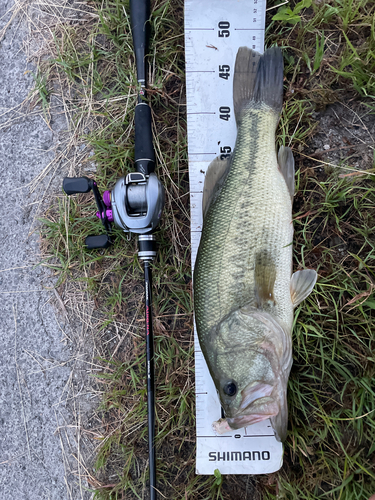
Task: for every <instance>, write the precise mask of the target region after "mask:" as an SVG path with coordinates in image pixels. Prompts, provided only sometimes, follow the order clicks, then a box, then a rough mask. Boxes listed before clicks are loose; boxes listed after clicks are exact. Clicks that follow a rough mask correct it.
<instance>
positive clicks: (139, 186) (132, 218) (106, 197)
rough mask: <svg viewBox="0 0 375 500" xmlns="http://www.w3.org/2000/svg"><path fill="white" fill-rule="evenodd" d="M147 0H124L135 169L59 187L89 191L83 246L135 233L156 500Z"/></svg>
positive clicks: (153, 190) (159, 190) (158, 201)
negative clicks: (91, 220) (89, 222)
mask: <svg viewBox="0 0 375 500" xmlns="http://www.w3.org/2000/svg"><path fill="white" fill-rule="evenodd" d="M149 19H150V0H130V22H131V29H132V36H133V46H134V53H135V60H136V69H137V82H138V98H137V105H136V107H135V118H134V121H135V147H134V166H135V170H136V172H132V173H129V174H127V175H126V176H125V177H121V179H119V180H118V181H117V182H116V184H115V186H114V188H113V189H112V191H105V192H104V193H103V197H101V195H100V192H99V189H98V187H97V184H96V182H95V181H94V180H93V179H89V178H88V177H65V178H64V181H63V189H64V191H65V193H66V194H67V195H72V194H76V193H88V192H89V191H92V192H93V194H94V197H95V201H96V204H97V207H98V211H97V213H96V215H97V217H98V218H99V219H100V220H101V221H102V223H103V226H104V228H105V231H106V232H105V233H104V234H101V235H98V236H87V237H86V240H85V243H86V246H87V248H88V249H94V248H108V247H109V246H110V245H111V244H112V236H111V223H112V222H113V223H114V224H115V225H116V226H117V227H119V228H120V229H122V230H123V231H124V232H126V233H134V234H137V235H138V258H139V260H140V261H142V262H143V269H144V284H145V319H146V328H145V337H146V374H147V423H148V449H149V475H150V500H156V491H157V490H156V459H155V393H154V385H155V382H154V380H155V374H154V342H153V330H152V272H151V264H152V262H153V260H154V259H155V257H156V241H155V236H154V234H153V232H154V230H155V229H156V227H157V225H158V223H159V221H160V218H161V214H162V210H163V207H164V198H165V192H164V187H163V185H162V184H161V182H160V180H159V179H158V178H157V176H156V174H155V173H154V171H155V165H156V162H155V152H154V147H153V142H152V130H151V108H150V106H149V105H148V103H147V101H146V96H147V94H146V87H147V80H146V74H147V71H146V60H145V58H146V56H147V51H148V44H149V38H150V27H149Z"/></svg>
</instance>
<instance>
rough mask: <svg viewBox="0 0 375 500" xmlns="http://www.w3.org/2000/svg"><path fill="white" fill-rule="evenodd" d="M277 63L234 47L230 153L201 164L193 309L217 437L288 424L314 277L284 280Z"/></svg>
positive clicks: (288, 170) (286, 226) (283, 157)
mask: <svg viewBox="0 0 375 500" xmlns="http://www.w3.org/2000/svg"><path fill="white" fill-rule="evenodd" d="M282 90H283V60H282V54H281V51H280V50H279V49H277V48H272V49H268V50H267V51H266V52H265V54H264V55H263V56H260V55H259V54H258V53H256V52H254V51H252V50H250V49H247V48H246V47H241V48H240V49H239V51H238V54H237V58H236V65H235V73H234V83H233V94H234V95H233V100H234V108H235V115H236V122H237V128H238V131H237V139H236V145H235V148H234V151H233V154H232V156H231V157H230V158H229V159H225V160H220V159H218V158H217V159H216V160H214V162H212V164H211V165H210V167H209V169H208V171H207V174H206V181H205V187H204V195H203V214H204V222H203V231H202V238H201V242H200V246H199V250H198V255H197V260H196V264H195V270H194V308H195V319H196V325H197V331H198V337H199V341H200V344H201V348H202V352H203V354H204V356H205V359H206V361H207V364H208V367H209V370H210V373H211V375H212V378H213V380H214V382H215V386H216V389H217V391H218V394H219V397H220V401H221V404H222V406H223V408H224V411H225V416H226V418H225V419H224V420H220V421H218V422H216V423H215V424H214V427H215V429H216V430H217V432H219V433H223V432H227V431H229V430H231V429H237V428H241V427H245V426H247V425H251V424H252V423H255V422H259V421H261V420H264V419H266V418H271V423H272V425H273V427H274V429H275V431H276V436H277V438H278V439H280V440H284V439H285V437H286V430H287V415H288V413H287V401H286V390H287V382H288V376H289V372H290V368H291V365H292V347H291V332H292V325H293V309H294V307H295V306H296V305H297V304H298V303H300V302H301V301H302V300H303V299H304V298H306V297H307V295H308V294H309V293H310V292H311V290H312V288H313V286H314V284H315V281H316V273H315V271H312V270H304V271H299V272H297V273H295V274H294V275H293V277H292V240H293V224H292V202H293V195H294V160H293V156H292V153H291V150H290V149H289V148H281V149H280V151H279V154H278V156H277V155H276V150H275V131H276V127H277V124H278V120H279V116H280V111H281V107H282Z"/></svg>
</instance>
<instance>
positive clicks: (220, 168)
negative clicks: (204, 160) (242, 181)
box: [202, 156, 230, 218]
mask: <svg viewBox="0 0 375 500" xmlns="http://www.w3.org/2000/svg"><path fill="white" fill-rule="evenodd" d="M229 170H230V157H228V158H224V159H223V160H221V159H220V157H219V156H218V157H217V158H215V159H214V160H213V161H212V162H211V163H210V165H209V166H208V169H207V172H206V177H205V179H204V187H203V200H202V210H203V218H204V217H205V216H206V213H207V212H208V209H209V206H210V204H211V202H212V200H213V199H214V198H215V197H216V196H217V194H218V193H219V192H220V190H221V188H222V187H223V184H224V182H225V179H226V178H227V175H228V172H229Z"/></svg>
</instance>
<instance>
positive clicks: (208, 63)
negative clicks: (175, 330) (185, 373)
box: [185, 0, 282, 474]
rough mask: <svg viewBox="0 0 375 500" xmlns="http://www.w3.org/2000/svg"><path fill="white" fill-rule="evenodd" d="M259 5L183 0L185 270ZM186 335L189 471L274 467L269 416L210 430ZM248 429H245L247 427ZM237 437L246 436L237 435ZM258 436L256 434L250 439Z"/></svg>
mask: <svg viewBox="0 0 375 500" xmlns="http://www.w3.org/2000/svg"><path fill="white" fill-rule="evenodd" d="M252 6H254V7H253V8H252ZM265 6H266V1H265V0H215V1H214V0H205V2H202V1H201V0H185V47H186V49H187V50H186V87H187V112H188V116H187V123H188V157H189V178H190V202H191V254H192V268H193V269H194V263H195V258H196V255H197V251H198V246H199V241H200V237H201V230H202V223H203V220H202V208H201V207H202V191H203V185H204V176H205V173H206V172H207V168H208V165H209V164H210V163H211V161H212V160H213V159H214V158H215V157H216V156H218V154H221V153H222V151H220V148H224V147H230V148H231V149H233V147H234V143H235V139H236V126H235V121H234V114H233V98H232V89H233V68H234V61H235V56H236V53H237V50H238V48H239V47H240V46H243V45H246V46H248V47H251V48H253V49H255V50H258V51H260V52H262V51H263V44H264V23H265ZM255 9H256V12H255ZM219 24H220V26H221V27H220V26H219ZM228 25H230V27H228ZM223 30H228V31H229V35H228V36H226V35H227V33H225V32H224V31H223ZM221 35H223V36H221ZM215 49H216V50H215ZM223 65H226V66H229V68H230V69H229V76H228V78H222V77H220V73H223V71H222V70H221V69H220V66H223ZM222 107H226V108H229V111H227V112H225V113H224V112H221V111H220V108H222ZM222 111H223V110H222ZM220 115H228V116H227V119H225V118H222V119H221V118H220ZM214 151H215V152H214ZM194 339H195V366H196V412H197V419H199V421H197V461H196V469H197V473H199V474H213V473H214V470H215V469H217V468H218V469H219V470H220V472H221V473H222V474H262V473H269V472H274V471H276V470H278V469H279V468H280V466H281V465H282V445H281V444H280V443H278V442H277V441H276V439H275V437H274V435H273V434H270V425H269V421H264V422H259V423H257V424H254V425H253V426H251V427H249V428H247V429H239V430H236V431H233V432H231V433H228V434H225V435H223V436H217V435H216V434H215V432H214V431H213V429H212V422H213V421H214V420H217V419H218V418H220V416H221V405H220V402H219V399H218V396H217V393H216V389H215V385H214V383H213V381H212V378H211V375H210V373H209V371H208V368H207V364H206V362H205V359H204V356H203V354H202V352H201V350H200V348H199V341H198V338H197V334H196V330H195V331H194ZM250 429H251V433H250V432H248V430H250ZM238 436H239V438H238ZM221 437H225V438H230V437H232V439H224V440H222V439H220V438H221ZM243 437H247V438H248V439H246V440H244V439H242V438H243ZM259 437H261V438H262V439H255V438H259ZM251 438H253V441H252V439H251ZM219 443H220V444H219ZM223 443H224V444H223ZM225 451H226V452H227V456H228V457H230V456H231V453H235V457H237V453H245V454H249V453H250V451H251V452H253V453H255V454H256V455H255V458H256V457H258V456H262V457H263V456H264V457H265V459H264V460H261V461H258V460H256V459H254V456H253V459H252V460H251V461H250V460H249V459H248V460H245V458H244V460H243V461H235V462H233V463H232V462H231V461H227V460H226V459H225V458H224V459H223V458H222V456H223V455H222V456H220V453H224V452H225ZM209 453H210V455H209ZM217 453H219V456H217ZM241 456H242V455H241ZM246 456H248V455H246ZM212 457H216V459H212ZM244 457H245V455H244ZM223 460H225V461H224V462H223ZM228 460H229V459H228Z"/></svg>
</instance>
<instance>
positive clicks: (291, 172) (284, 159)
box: [277, 146, 295, 202]
mask: <svg viewBox="0 0 375 500" xmlns="http://www.w3.org/2000/svg"><path fill="white" fill-rule="evenodd" d="M277 162H278V164H279V169H280V172H281V173H282V174H283V177H284V180H285V183H286V185H287V187H288V190H289V194H290V197H291V199H292V202H293V197H294V183H295V180H294V176H295V169H294V158H293V153H292V150H291V149H290V148H287V147H285V146H281V148H280V149H279V152H278V155H277Z"/></svg>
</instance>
